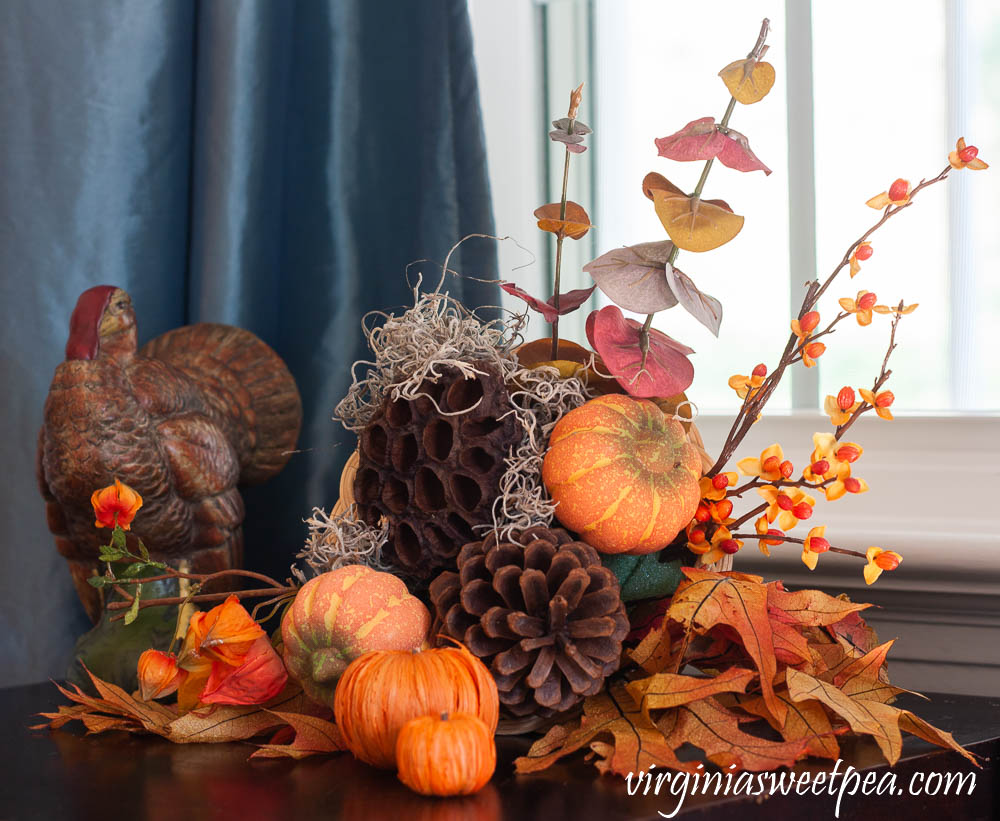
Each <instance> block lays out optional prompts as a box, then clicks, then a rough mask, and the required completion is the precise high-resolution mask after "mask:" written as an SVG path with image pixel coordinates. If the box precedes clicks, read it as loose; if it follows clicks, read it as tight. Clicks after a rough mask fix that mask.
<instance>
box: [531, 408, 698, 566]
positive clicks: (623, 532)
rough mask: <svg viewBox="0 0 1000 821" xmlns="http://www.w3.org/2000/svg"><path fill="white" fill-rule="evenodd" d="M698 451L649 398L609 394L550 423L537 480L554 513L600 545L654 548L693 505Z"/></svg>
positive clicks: (669, 537)
mask: <svg viewBox="0 0 1000 821" xmlns="http://www.w3.org/2000/svg"><path fill="white" fill-rule="evenodd" d="M699 478H701V458H700V456H699V454H698V451H697V450H696V449H695V447H694V446H693V445H692V444H691V443H690V442H688V439H687V436H686V434H685V432H684V428H683V427H682V426H681V423H680V422H678V421H677V420H676V419H674V418H672V417H670V416H667V415H666V414H664V413H663V411H661V410H660V408H659V407H657V405H655V404H654V403H653V402H650V401H647V400H643V399H633V398H631V397H628V396H621V395H618V394H608V395H607V396H599V397H597V398H596V399H591V400H590V401H589V402H586V403H585V404H583V405H581V406H580V407H579V408H575V409H574V410H571V411H570V412H569V413H567V414H566V415H565V416H563V417H562V419H560V420H559V422H558V423H557V424H556V426H555V428H553V430H552V435H551V437H550V438H549V449H548V451H547V452H546V454H545V459H544V461H543V463H542V481H543V482H544V483H545V487H546V489H547V490H548V492H549V495H550V496H551V497H552V499H553V501H555V502H557V506H556V514H555V515H556V518H557V519H558V520H559V521H560V522H561V523H562V524H563V525H565V526H566V527H567V528H569V529H570V530H572V531H574V532H575V533H577V534H578V535H579V537H580V538H581V539H582V540H583V541H585V542H586V543H587V544H589V545H592V546H593V547H594V548H596V549H597V550H599V551H600V552H602V553H632V554H640V555H641V554H645V553H652V552H654V551H656V550H660V549H661V548H663V547H666V546H667V545H668V544H670V542H671V541H673V539H674V537H675V536H676V535H677V534H678V533H679V532H680V530H681V528H682V527H684V526H685V525H687V524H688V522H690V521H691V518H692V517H693V516H694V513H695V510H696V508H697V507H698V500H699V497H700V493H699V490H698V480H699Z"/></svg>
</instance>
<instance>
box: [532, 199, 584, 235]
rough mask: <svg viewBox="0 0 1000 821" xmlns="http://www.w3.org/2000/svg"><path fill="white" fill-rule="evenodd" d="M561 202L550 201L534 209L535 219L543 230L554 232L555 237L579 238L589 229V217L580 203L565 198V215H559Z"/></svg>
mask: <svg viewBox="0 0 1000 821" xmlns="http://www.w3.org/2000/svg"><path fill="white" fill-rule="evenodd" d="M561 212H562V203H560V202H550V203H549V204H548V205H542V206H539V207H538V208H536V209H535V219H537V220H538V227H539V228H541V229H542V230H543V231H548V232H550V233H552V234H555V235H556V236H557V237H569V238H570V239H581V238H582V237H584V236H585V235H586V233H587V232H588V231H589V230H590V229H591V223H590V217H588V216H587V212H586V211H585V210H584V208H583V206H582V205H578V204H577V203H575V202H573V201H571V200H567V201H566V216H565V217H560V213H561Z"/></svg>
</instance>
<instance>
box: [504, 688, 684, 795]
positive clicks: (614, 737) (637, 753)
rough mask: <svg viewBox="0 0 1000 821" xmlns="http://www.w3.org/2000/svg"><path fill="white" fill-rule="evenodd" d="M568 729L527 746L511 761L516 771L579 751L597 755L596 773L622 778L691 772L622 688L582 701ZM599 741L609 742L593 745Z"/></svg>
mask: <svg viewBox="0 0 1000 821" xmlns="http://www.w3.org/2000/svg"><path fill="white" fill-rule="evenodd" d="M573 725H576V726H572V725H571V726H566V725H560V724H557V725H556V726H555V727H553V728H552V729H551V730H549V731H548V733H546V734H545V735H544V736H543V737H542V738H540V739H539V740H538V741H536V742H535V743H534V744H532V745H531V749H530V750H528V754H527V755H524V756H521V757H520V758H518V759H517V760H516V761H515V762H514V767H515V769H516V770H517V772H518V773H522V774H523V773H534V772H539V771H540V770H544V769H546V768H547V767H549V766H551V765H552V764H554V763H555V762H556V761H558V760H559V759H560V758H562V757H563V756H566V755H569V754H570V753H572V752H575V751H576V750H580V749H582V748H584V747H589V748H591V749H592V750H594V751H595V752H596V753H597V755H598V758H599V760H598V761H597V762H596V766H597V768H598V769H599V770H600V771H601V772H611V773H617V774H619V775H627V774H628V773H630V772H631V773H638V772H639V771H640V770H647V769H649V767H651V766H657V767H670V768H671V769H674V770H683V771H686V772H696V771H697V769H696V768H697V763H696V762H694V761H688V762H682V761H680V760H679V759H678V758H677V755H676V754H675V753H674V749H673V747H671V746H670V744H669V743H668V742H667V740H666V739H665V738H664V736H663V733H662V732H660V730H658V729H657V728H656V726H655V725H654V724H653V723H652V722H651V721H650V720H649V719H648V718H646V716H644V715H643V714H642V711H641V710H640V709H639V707H638V706H637V705H636V703H635V701H634V700H633V699H632V696H630V695H629V694H628V691H627V690H626V689H625V687H624V685H622V684H613V685H611V686H610V687H609V688H607V689H606V690H605V691H604V692H603V693H598V694H597V695H596V696H589V697H588V698H587V699H586V700H585V701H584V702H583V717H582V718H581V719H580V721H579V723H578V724H577V723H576V722H573ZM605 740H606V741H608V742H610V743H605V744H600V743H599V742H601V741H605ZM595 744H597V745H598V746H597V747H596V749H595Z"/></svg>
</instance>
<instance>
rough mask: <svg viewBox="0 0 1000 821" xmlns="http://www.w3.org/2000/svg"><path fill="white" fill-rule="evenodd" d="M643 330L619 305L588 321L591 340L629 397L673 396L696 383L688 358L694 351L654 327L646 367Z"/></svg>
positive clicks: (595, 315) (609, 306) (650, 335)
mask: <svg viewBox="0 0 1000 821" xmlns="http://www.w3.org/2000/svg"><path fill="white" fill-rule="evenodd" d="M641 329H642V326H641V325H640V324H639V323H638V322H636V321H635V320H634V319H626V318H625V316H624V315H623V314H622V312H621V310H620V309H619V308H618V306H616V305H608V306H607V307H605V308H601V309H600V310H599V311H594V312H593V313H591V315H590V316H589V317H588V318H587V339H588V340H589V341H590V344H591V345H592V346H593V348H594V350H595V351H597V353H599V354H600V356H601V359H603V360H604V365H605V367H607V369H608V371H609V372H610V373H611V375H612V376H613V377H615V379H617V380H618V383H619V384H620V385H621V386H622V387H623V388H624V389H625V390H626V391H628V393H629V394H631V395H632V396H639V397H651V396H671V395H673V394H675V393H680V392H681V391H683V390H685V389H686V388H687V387H688V386H689V385H690V384H691V382H692V381H693V380H694V366H693V365H692V364H691V360H689V359H688V354H692V353H694V351H693V350H691V348H689V347H687V345H682V344H681V343H680V342H678V341H677V340H675V339H671V338H670V337H669V336H667V335H666V334H665V333H662V332H660V331H657V330H655V329H653V328H650V330H649V336H648V339H649V351H648V354H647V356H646V361H645V364H644V363H643V355H642V349H641V347H640V342H641V333H640V332H641Z"/></svg>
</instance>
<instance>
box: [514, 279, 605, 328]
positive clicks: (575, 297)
mask: <svg viewBox="0 0 1000 821" xmlns="http://www.w3.org/2000/svg"><path fill="white" fill-rule="evenodd" d="M500 287H501V288H502V289H503V290H505V291H506V292H507V293H508V294H510V295H511V296H516V297H517V298H518V299H523V300H524V301H525V302H527V303H528V306H529V307H530V308H531V309H532V310H535V311H538V313H540V314H541V315H542V316H543V317H544V318H545V321H546V322H548V323H550V324H551V323H552V322H555V320H556V317H559V316H562V315H563V314H568V313H572V312H573V311H575V310H576V309H577V308H579V307H580V306H581V305H582V304H583V303H584V302H586V301H587V300H588V299H590V295H591V294H592V293H594V288H596V287H597V286H595V285H594V286H591V287H590V288H578V289H576V290H573V291H568V292H566V293H565V294H560V295H559V310H558V311H557V310H556V306H555V297H554V296H553V297H550V298H549V299H548V300H545V301H542V300H541V299H539V298H538V297H534V296H532V295H531V294H529V293H528V292H527V291H525V290H523V289H521V288H518V287H517V286H516V285H515V284H514V283H513V282H501V283H500Z"/></svg>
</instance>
